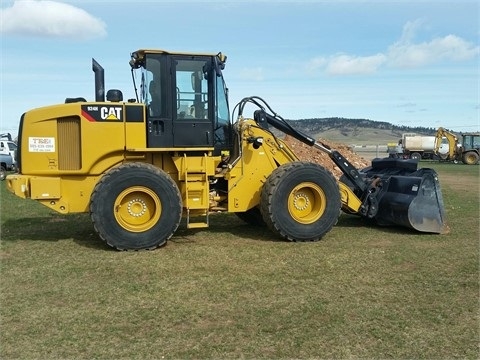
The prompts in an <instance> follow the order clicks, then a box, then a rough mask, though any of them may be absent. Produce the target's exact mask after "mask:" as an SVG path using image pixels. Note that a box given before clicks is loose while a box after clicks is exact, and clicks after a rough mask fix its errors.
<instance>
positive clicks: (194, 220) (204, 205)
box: [183, 154, 210, 229]
mask: <svg viewBox="0 0 480 360" xmlns="http://www.w3.org/2000/svg"><path fill="white" fill-rule="evenodd" d="M183 160H184V161H183V164H184V166H183V174H184V191H185V204H184V206H185V208H186V210H187V228H188V229H200V228H207V227H208V225H209V222H208V215H209V207H210V202H209V191H210V187H209V180H208V174H207V161H208V158H207V155H205V157H204V158H200V161H199V158H198V157H197V158H188V157H187V156H186V154H184V159H183Z"/></svg>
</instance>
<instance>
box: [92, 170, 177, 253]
mask: <svg viewBox="0 0 480 360" xmlns="http://www.w3.org/2000/svg"><path fill="white" fill-rule="evenodd" d="M181 216H182V199H181V195H180V191H179V189H178V187H177V184H176V183H175V182H174V181H173V180H172V178H171V177H170V176H169V175H168V174H167V173H165V172H164V171H163V170H161V169H159V168H156V167H155V166H153V165H150V164H144V163H127V164H124V165H121V166H119V167H117V168H114V169H112V170H110V171H109V172H107V173H106V174H105V175H104V176H103V177H102V179H101V180H100V181H99V182H98V183H97V185H96V186H95V189H94V191H93V193H92V197H91V201H90V217H91V219H92V222H93V225H94V228H95V230H96V232H97V233H98V235H99V236H100V238H101V239H102V240H104V241H105V242H106V243H107V244H108V245H110V246H111V247H114V248H116V249H118V250H143V249H154V248H157V247H159V246H161V245H163V244H165V242H166V241H167V240H168V239H169V238H170V237H172V235H173V233H174V232H175V231H176V230H177V228H178V225H179V224H180V220H181Z"/></svg>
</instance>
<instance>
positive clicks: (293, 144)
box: [284, 135, 370, 179]
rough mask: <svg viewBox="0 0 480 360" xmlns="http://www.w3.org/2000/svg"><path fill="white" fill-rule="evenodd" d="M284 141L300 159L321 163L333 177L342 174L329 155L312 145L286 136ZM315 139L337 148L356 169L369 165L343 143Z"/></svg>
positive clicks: (338, 176)
mask: <svg viewBox="0 0 480 360" xmlns="http://www.w3.org/2000/svg"><path fill="white" fill-rule="evenodd" d="M284 141H285V143H286V144H287V145H288V146H289V147H290V148H291V149H292V150H293V152H294V153H295V154H296V155H297V156H298V158H299V159H300V160H304V161H310V162H314V163H317V164H319V165H322V166H323V167H324V168H326V169H328V170H329V171H331V172H332V174H333V176H335V178H337V179H339V178H340V176H342V171H341V170H340V169H339V168H338V167H337V166H336V165H335V164H334V163H333V161H332V160H331V159H330V157H329V156H328V155H327V154H326V153H324V152H323V151H320V150H318V149H315V148H314V147H311V146H308V145H305V144H304V143H302V142H300V141H298V140H297V139H295V138H293V137H291V136H288V135H287V136H286V137H285V139H284ZM317 141H318V142H319V143H321V144H323V145H325V146H326V147H329V148H331V149H333V150H337V151H338V152H339V153H340V154H342V156H343V157H344V158H345V159H347V160H348V161H349V162H350V163H351V164H352V165H353V166H355V167H356V168H357V169H362V168H364V167H367V166H370V161H369V160H366V159H364V158H363V157H361V156H360V155H358V154H356V153H355V152H354V151H352V149H351V148H350V147H349V146H348V145H345V144H339V143H335V142H332V141H328V140H325V139H317Z"/></svg>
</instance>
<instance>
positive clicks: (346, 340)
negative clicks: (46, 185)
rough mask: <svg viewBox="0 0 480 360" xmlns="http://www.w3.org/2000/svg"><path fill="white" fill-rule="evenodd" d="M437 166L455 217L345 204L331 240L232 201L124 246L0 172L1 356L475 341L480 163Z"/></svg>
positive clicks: (408, 346) (393, 348)
mask: <svg viewBox="0 0 480 360" xmlns="http://www.w3.org/2000/svg"><path fill="white" fill-rule="evenodd" d="M422 164H423V166H432V167H435V168H436V169H437V171H438V173H439V176H440V182H441V184H442V189H443V197H444V202H445V208H446V213H447V218H448V224H449V226H450V228H451V231H450V233H449V234H446V235H428V234H419V233H414V232H410V231H408V230H404V229H398V228H376V227H371V226H367V225H366V224H365V223H363V222H362V221H361V219H359V218H357V217H354V216H347V215H342V217H341V218H340V220H339V223H338V225H337V226H336V227H335V228H334V229H333V230H332V231H331V232H330V233H329V234H328V235H327V236H326V237H325V238H324V239H323V240H322V241H320V242H316V243H305V244H302V243H299V244H296V243H288V242H283V241H278V240H277V239H276V238H275V237H274V236H272V234H271V233H270V232H269V231H268V230H266V229H263V228H254V227H250V226H248V225H246V224H244V223H242V222H241V221H240V220H239V219H237V217H236V216H234V215H232V214H230V215H228V214H222V215H215V216H212V217H211V226H210V228H209V229H205V230H201V231H191V230H187V229H185V225H184V224H182V225H181V228H180V229H179V230H178V231H177V233H176V235H175V236H174V237H173V239H172V240H171V241H169V242H168V243H167V245H166V246H165V247H163V248H160V249H158V250H155V251H151V252H148V251H144V252H117V251H114V250H111V249H110V248H108V247H107V246H105V245H104V244H103V243H102V242H101V241H100V240H99V239H98V237H97V236H96V234H95V233H94V230H93V227H92V225H91V223H90V219H89V216H88V215H86V214H76V215H68V216H62V215H59V214H56V213H54V212H52V211H50V210H49V209H47V208H44V207H42V206H41V205H39V204H38V203H36V202H33V201H29V200H21V199H18V198H16V197H14V196H13V195H11V194H10V193H8V192H7V191H6V189H5V182H3V183H1V184H0V187H1V251H0V259H1V273H0V281H1V282H0V285H1V295H0V300H1V303H0V306H1V307H0V314H1V332H0V357H1V358H2V359H34V358H35V359H57V358H62V359H66V358H68V359H113V358H115V359H148V358H151V359H161V358H165V359H169V358H170V359H172V358H197V359H204V358H216V359H217V358H255V359H257V358H258V359H261V358H270V359H273V358H275V359H278V358H378V359H380V358H382V359H383V358H409V359H413V358H429V359H447V358H448V359H450V358H468V359H477V358H479V356H480V353H479V347H478V345H479V320H480V319H479V300H478V297H479V251H478V248H479V246H478V245H479V193H480V189H479V174H478V171H479V167H478V166H464V165H453V164H438V163H435V164H434V163H432V164H429V163H422Z"/></svg>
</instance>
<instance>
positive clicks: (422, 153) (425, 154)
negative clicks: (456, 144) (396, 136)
mask: <svg viewBox="0 0 480 360" xmlns="http://www.w3.org/2000/svg"><path fill="white" fill-rule="evenodd" d="M435 139H436V137H435V136H433V135H432V136H425V135H417V134H411V133H406V134H403V135H402V139H401V140H400V141H399V144H401V147H402V156H403V157H404V158H408V159H418V160H420V159H434V158H435V156H436V155H437V154H436V153H435ZM448 150H449V145H448V141H446V139H445V142H443V141H442V144H441V146H440V148H439V150H438V154H448Z"/></svg>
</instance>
